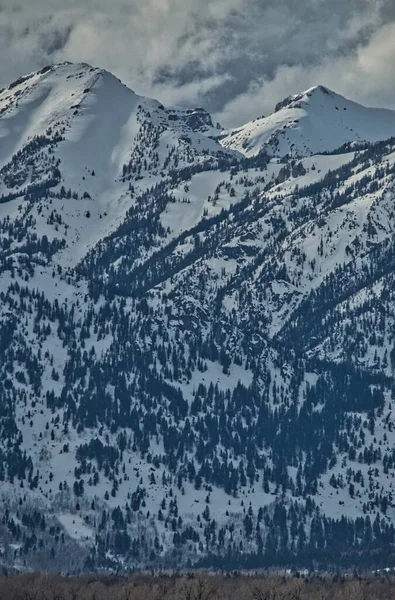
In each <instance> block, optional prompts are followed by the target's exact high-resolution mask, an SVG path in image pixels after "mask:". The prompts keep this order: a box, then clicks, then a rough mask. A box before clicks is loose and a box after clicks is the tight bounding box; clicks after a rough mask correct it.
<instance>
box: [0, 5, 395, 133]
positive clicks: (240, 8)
mask: <svg viewBox="0 0 395 600" xmlns="http://www.w3.org/2000/svg"><path fill="white" fill-rule="evenodd" d="M0 53H1V56H2V60H1V63H0V87H2V86H3V85H6V84H7V83H9V81H11V80H12V79H15V78H16V77H17V76H19V75H20V74H22V73H24V72H27V71H30V70H34V69H37V68H40V67H42V66H44V65H45V64H47V63H48V62H54V61H59V60H72V61H76V62H81V61H84V62H90V63H93V64H95V65H98V66H102V67H104V68H106V69H109V70H110V71H112V72H114V73H115V74H116V75H118V76H119V77H121V78H122V79H123V80H124V81H125V82H126V83H127V84H128V85H130V86H131V87H132V88H133V89H135V90H136V91H137V92H140V93H144V94H147V95H154V96H156V97H160V99H161V100H162V101H163V102H165V103H180V104H182V103H184V104H185V103H192V104H200V105H202V104H203V105H204V106H206V107H207V108H209V109H210V110H213V111H214V112H216V113H217V114H218V116H219V117H221V120H222V121H223V122H225V123H226V124H227V123H231V122H232V123H240V122H242V121H244V120H247V119H250V118H252V117H254V116H256V115H261V114H263V113H266V112H267V111H268V110H270V109H271V108H272V107H273V105H274V104H275V102H276V101H278V100H280V99H281V98H282V97H284V96H286V95H288V94H290V93H296V92H298V91H301V90H303V89H305V88H307V87H310V86H312V85H315V84H318V83H322V84H324V85H327V86H329V87H332V88H334V89H335V90H336V91H338V92H340V93H344V94H346V95H348V96H349V97H352V98H355V99H357V100H361V101H363V102H367V103H370V104H380V105H385V106H392V107H395V94H394V91H395V74H394V73H395V70H394V69H393V67H394V64H395V6H394V2H393V0H382V1H381V0H347V2H345V1H344V0H331V1H330V2H329V1H328V0H298V1H296V0H276V2H274V1H273V0H270V1H268V0H144V2H141V1H140V0H129V1H128V2H126V1H123V0H112V1H111V2H109V1H107V0H96V1H93V0H79V1H78V2H77V0H69V1H68V2H67V3H59V2H58V0H34V1H32V2H30V3H23V4H22V3H18V2H16V1H14V0H3V4H2V10H0Z"/></svg>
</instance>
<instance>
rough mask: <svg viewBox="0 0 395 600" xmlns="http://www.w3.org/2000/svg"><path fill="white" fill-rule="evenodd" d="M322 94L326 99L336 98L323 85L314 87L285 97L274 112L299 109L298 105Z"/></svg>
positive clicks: (333, 93)
mask: <svg viewBox="0 0 395 600" xmlns="http://www.w3.org/2000/svg"><path fill="white" fill-rule="evenodd" d="M322 94H324V95H325V96H328V97H334V96H337V94H336V93H335V92H333V91H332V90H330V89H329V88H327V87H325V86H323V85H316V86H314V87H311V88H309V89H307V90H305V91H304V92H301V93H300V94H294V95H291V96H287V97H286V98H284V100H281V102H278V103H277V104H276V107H275V109H274V112H275V113H276V112H279V111H280V110H282V109H284V108H301V106H298V104H301V103H305V102H306V101H308V99H309V98H312V97H316V96H317V95H322Z"/></svg>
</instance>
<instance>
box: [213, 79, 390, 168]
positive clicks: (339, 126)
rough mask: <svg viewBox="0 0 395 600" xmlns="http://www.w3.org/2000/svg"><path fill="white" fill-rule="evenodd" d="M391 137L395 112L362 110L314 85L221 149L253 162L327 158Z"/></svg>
mask: <svg viewBox="0 0 395 600" xmlns="http://www.w3.org/2000/svg"><path fill="white" fill-rule="evenodd" d="M393 135H395V112H394V111H391V110H387V109H380V108H367V107H365V106H362V105H360V104H358V103H356V102H353V101H351V100H347V99H346V98H344V97H343V96H341V95H339V94H336V93H335V92H333V91H331V90H329V89H328V88H326V87H324V86H322V85H319V86H316V87H312V88H310V89H308V90H306V91H305V92H302V93H301V94H296V95H293V96H289V97H288V98H285V99H284V100H283V101H281V102H279V103H278V104H277V105H276V108H275V111H274V113H273V114H271V115H269V116H268V117H262V118H260V119H255V120H253V121H250V122H249V123H246V124H245V125H243V126H241V127H238V128H237V129H234V130H229V131H228V132H227V135H224V136H221V144H222V145H223V146H224V147H225V148H231V149H234V150H237V151H239V152H242V153H243V154H244V155H245V156H247V157H251V156H256V155H257V154H259V153H260V152H261V151H262V150H265V151H266V152H267V153H268V154H270V155H272V156H285V155H288V154H289V155H291V156H295V157H302V156H309V155H313V154H317V153H319V152H331V151H333V150H336V149H337V148H339V147H341V146H342V145H343V144H346V143H348V142H353V141H357V142H361V141H367V142H377V141H380V140H385V139H388V138H390V137H391V136H393Z"/></svg>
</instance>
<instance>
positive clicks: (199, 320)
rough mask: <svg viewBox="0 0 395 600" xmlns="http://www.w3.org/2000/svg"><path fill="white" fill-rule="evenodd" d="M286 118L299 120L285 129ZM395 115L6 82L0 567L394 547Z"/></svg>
mask: <svg viewBox="0 0 395 600" xmlns="http://www.w3.org/2000/svg"><path fill="white" fill-rule="evenodd" d="M296 121H297V122H296ZM394 134H395V113H392V112H391V111H383V110H376V109H367V108H364V107H362V106H359V105H357V104H355V103H352V102H350V101H348V100H345V99H344V98H341V97H340V96H337V95H336V94H334V93H333V92H330V91H329V90H326V89H324V88H314V89H312V90H308V91H307V92H305V93H304V94H300V95H298V96H294V97H292V98H289V99H287V100H286V101H284V102H283V103H280V105H279V106H278V107H277V110H276V112H275V113H274V114H273V115H271V116H270V117H267V118H266V119H258V120H257V121H255V122H253V123H251V124H248V125H247V126H245V127H244V128H241V129H239V130H237V131H236V132H233V133H229V132H223V131H221V130H219V129H217V128H214V127H213V123H212V120H211V117H210V115H209V114H208V113H207V112H205V111H204V110H203V109H194V110H192V109H186V110H183V109H175V108H166V107H164V106H162V105H161V104H160V103H159V102H157V101H156V100H150V99H147V98H143V97H139V96H137V95H136V94H134V92H132V91H131V90H129V89H128V88H127V87H125V86H124V85H123V84H122V83H121V82H120V81H119V80H118V79H116V78H115V77H113V76H112V75H111V74H110V73H107V72H105V71H102V70H100V69H93V68H92V67H90V66H89V65H84V64H82V65H73V64H68V63H63V64H59V65H55V66H50V67H47V68H45V69H43V70H42V71H40V72H38V73H33V74H30V75H28V76H26V77H23V78H21V79H20V80H18V81H16V82H14V83H13V84H11V85H10V86H9V87H8V88H7V89H5V90H3V91H2V92H1V93H0V257H1V260H0V300H1V303H0V380H1V382H2V384H1V386H0V431H1V438H0V439H1V444H0V459H1V460H0V482H1V483H0V494H1V500H2V503H3V506H4V513H3V518H2V521H1V524H0V543H1V561H2V563H3V564H4V565H5V566H7V567H8V568H9V567H10V566H13V567H15V568H18V569H23V568H40V569H59V568H61V569H63V570H65V571H75V570H78V569H82V568H84V569H92V568H103V569H112V568H116V569H121V568H129V567H133V566H142V565H144V566H151V567H154V566H155V567H175V566H177V567H179V566H191V565H200V566H205V565H218V566H224V567H226V568H233V567H237V568H240V567H241V566H247V567H248V566H250V567H257V566H264V565H269V564H273V565H274V564H287V565H291V564H294V565H310V564H311V560H312V558H314V560H317V561H319V563H320V564H326V565H328V564H335V563H336V564H343V565H344V564H347V565H353V564H355V563H356V562H358V564H359V566H360V565H361V564H366V565H368V564H373V563H375V564H378V563H380V561H381V560H383V561H385V564H388V560H389V556H390V555H391V552H392V548H393V545H394V543H395V528H394V526H395V523H394V521H395V504H394V499H393V494H394V485H395V483H394V482H395V480H394V461H395V452H394V449H393V448H394V441H395V437H394V436H395V433H394V427H395V420H394V418H393V412H392V402H393V398H394V393H395V388H394V378H393V372H394V368H395V334H394V331H395V313H394V308H393V307H394V305H395V302H394V300H395V297H394V296H395V285H394V281H393V280H394V271H395V246H394V239H395V238H394V233H395V212H394V208H393V206H394V172H395V140H394V139H392V138H391V135H394Z"/></svg>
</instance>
